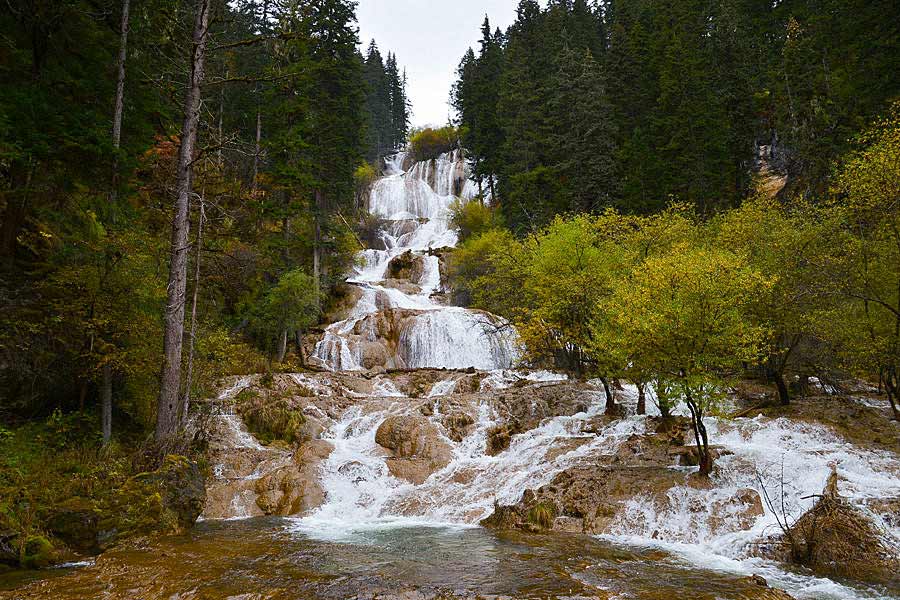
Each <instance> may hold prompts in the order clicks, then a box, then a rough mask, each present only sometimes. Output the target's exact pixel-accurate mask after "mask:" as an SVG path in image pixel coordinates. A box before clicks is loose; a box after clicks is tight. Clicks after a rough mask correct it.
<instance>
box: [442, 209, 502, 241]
mask: <svg viewBox="0 0 900 600" xmlns="http://www.w3.org/2000/svg"><path fill="white" fill-rule="evenodd" d="M450 225H451V226H452V227H455V228H456V229H458V230H459V240H460V242H465V241H466V240H468V239H470V238H473V237H475V236H478V235H481V234H482V233H485V232H487V231H490V230H492V229H501V228H502V227H503V217H502V216H501V215H500V213H499V212H498V211H495V210H493V209H492V208H490V207H489V206H485V205H484V204H482V203H481V202H477V201H472V202H463V201H461V200H454V201H453V203H452V204H451V205H450Z"/></svg>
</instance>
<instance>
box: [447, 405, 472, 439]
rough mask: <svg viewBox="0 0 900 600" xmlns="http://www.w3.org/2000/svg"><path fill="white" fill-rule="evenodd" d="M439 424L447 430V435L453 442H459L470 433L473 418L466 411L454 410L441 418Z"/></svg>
mask: <svg viewBox="0 0 900 600" xmlns="http://www.w3.org/2000/svg"><path fill="white" fill-rule="evenodd" d="M441 424H442V425H443V426H444V429H446V430H447V437H449V438H450V439H451V440H453V441H454V442H461V441H463V439H465V438H466V437H468V435H469V434H470V433H472V430H473V429H474V425H475V419H474V418H473V417H472V415H470V414H468V413H464V412H454V413H450V414H449V415H446V416H445V417H444V418H443V419H441Z"/></svg>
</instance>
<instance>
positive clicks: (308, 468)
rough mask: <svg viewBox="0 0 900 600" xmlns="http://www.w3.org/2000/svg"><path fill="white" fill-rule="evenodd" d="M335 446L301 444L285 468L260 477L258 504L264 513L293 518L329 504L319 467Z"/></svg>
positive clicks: (316, 442) (314, 442) (315, 442)
mask: <svg viewBox="0 0 900 600" xmlns="http://www.w3.org/2000/svg"><path fill="white" fill-rule="evenodd" d="M333 450H334V446H333V445H332V444H331V443H329V442H326V441H324V440H313V441H311V442H307V443H305V444H303V445H301V446H300V447H299V448H298V449H297V450H296V451H295V452H294V455H293V457H292V460H291V461H290V462H289V463H288V464H287V465H285V466H283V467H281V468H279V469H276V470H275V471H273V472H271V473H268V474H267V475H265V476H263V477H260V478H259V479H258V480H257V481H256V484H255V486H254V491H255V492H256V493H257V494H258V496H257V498H256V505H257V506H258V507H259V508H260V510H261V511H262V512H263V514H266V515H278V516H291V515H301V514H306V513H308V512H310V511H312V510H315V509H317V508H319V507H320V506H321V505H322V503H323V502H324V501H325V491H324V489H323V488H322V484H321V482H320V481H319V465H320V464H321V463H322V461H323V460H325V459H326V458H328V456H329V455H330V454H331V452H332V451H333Z"/></svg>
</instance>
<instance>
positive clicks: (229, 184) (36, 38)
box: [0, 0, 410, 439]
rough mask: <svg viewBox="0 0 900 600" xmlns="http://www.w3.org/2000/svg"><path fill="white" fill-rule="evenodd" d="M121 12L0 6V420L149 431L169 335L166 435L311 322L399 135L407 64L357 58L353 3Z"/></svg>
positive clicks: (111, 5) (271, 2) (175, 5)
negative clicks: (214, 388)
mask: <svg viewBox="0 0 900 600" xmlns="http://www.w3.org/2000/svg"><path fill="white" fill-rule="evenodd" d="M131 4H132V3H130V2H127V1H126V2H93V1H80V0H79V1H74V0H67V1H64V2H58V1H56V0H53V1H39V2H30V1H28V2H20V3H13V4H12V5H11V6H12V10H11V11H9V12H7V11H4V15H3V16H2V31H3V32H4V38H3V49H2V65H3V68H2V88H3V94H2V98H0V103H2V104H0V119H2V120H0V132H2V137H0V140H2V141H0V165H2V171H0V173H2V190H3V194H2V198H3V200H2V202H3V205H2V214H3V217H2V221H3V225H2V230H3V233H2V239H3V247H2V260H3V277H2V305H3V310H2V312H3V315H4V316H3V319H2V326H0V340H2V348H3V353H2V356H3V359H2V362H3V365H2V367H3V368H2V377H3V385H2V387H3V392H2V399H0V410H2V413H3V416H4V420H6V419H11V420H13V421H15V420H17V419H26V420H27V419H31V418H36V417H44V416H46V415H48V414H50V413H51V412H53V410H55V409H59V410H61V411H63V412H66V413H67V412H69V411H71V410H72V409H80V410H82V411H84V410H85V409H90V410H93V407H94V406H98V407H99V406H100V405H101V404H103V405H104V406H105V407H106V408H105V409H104V410H106V411H107V412H108V411H109V410H110V405H114V406H115V408H114V411H115V413H116V416H117V418H118V417H119V416H120V415H121V417H122V418H123V422H124V423H129V424H131V425H132V426H134V427H136V428H139V429H140V428H149V429H151V430H152V429H153V427H154V426H155V425H156V424H157V415H156V405H157V392H158V391H159V386H160V366H161V365H162V364H163V356H162V354H161V350H162V348H163V346H162V340H163V337H164V336H165V339H166V346H165V355H166V356H165V364H166V367H165V369H164V371H165V373H164V375H163V376H162V377H163V381H164V382H165V383H164V385H163V388H164V389H163V392H162V393H163V394H166V395H167V401H166V405H167V406H169V405H172V404H173V400H172V399H173V398H175V397H176V396H177V397H178V398H180V399H181V400H183V402H184V407H181V406H180V405H179V406H177V407H176V409H175V414H170V415H167V416H166V417H165V418H166V419H167V420H166V421H163V420H160V421H159V422H158V423H159V427H160V430H161V431H162V432H163V434H164V437H165V436H166V435H171V434H172V433H173V432H174V431H175V430H176V429H177V428H178V424H179V419H184V418H186V413H185V411H186V406H187V403H188V402H189V401H190V398H191V396H192V394H201V395H202V394H204V393H207V392H208V388H207V387H205V386H208V384H209V382H210V381H212V380H214V379H215V378H216V377H217V376H219V375H220V374H222V373H230V372H233V371H234V370H235V369H245V368H247V367H248V366H250V367H251V368H256V367H259V366H260V365H265V361H266V358H265V357H266V356H267V355H268V354H272V353H275V354H278V352H279V345H281V346H282V348H281V349H280V354H281V355H282V356H283V354H284V351H285V350H284V348H283V346H284V344H286V343H287V341H288V340H287V339H286V335H287V333H286V332H287V331H291V332H294V331H302V330H304V329H305V328H307V327H309V326H311V325H314V324H316V323H318V319H319V317H320V314H321V310H320V309H321V307H322V304H323V303H324V302H325V299H326V297H327V295H328V292H329V291H330V290H331V288H332V286H333V285H334V284H335V283H336V282H337V281H340V280H341V279H342V275H343V271H344V270H345V269H346V268H347V266H348V265H349V264H351V263H352V261H353V255H354V253H355V252H356V251H357V250H358V249H359V247H358V244H357V241H356V231H355V229H354V228H355V227H356V224H357V215H358V213H359V211H360V209H361V208H362V207H360V206H359V195H358V193H357V185H365V178H366V177H367V176H369V175H370V174H372V173H373V170H372V169H371V167H366V165H368V164H369V163H370V162H371V163H374V162H375V161H376V159H377V158H378V157H379V156H383V155H384V154H386V153H388V152H391V151H394V150H396V149H398V148H399V147H400V146H402V145H403V144H405V142H406V137H407V132H408V128H409V114H410V113H409V111H410V108H409V104H408V101H407V99H406V95H405V94H406V92H405V81H404V74H403V73H402V68H401V67H399V66H398V63H397V58H396V57H395V56H394V55H393V53H388V55H387V59H384V58H383V57H382V54H381V52H380V51H379V48H378V46H377V45H376V43H375V42H374V41H372V43H371V44H370V45H369V46H368V48H367V50H366V51H365V55H363V54H361V53H360V51H359V49H358V48H357V45H358V42H359V40H358V38H357V29H356V27H355V13H354V5H353V3H351V2H344V1H340V0H336V1H323V2H297V1H279V0H265V1H262V0H261V1H259V2H256V1H247V2H237V3H226V2H215V1H214V0H209V1H204V2H201V3H192V2H178V1H161V2H144V1H141V2H134V3H133V6H132V5H131ZM194 4H197V5H196V6H194ZM192 48H193V49H194V50H193V52H192V50H191V49H192ZM371 176H374V175H371ZM360 182H362V183H360ZM172 194H177V195H178V202H177V204H176V205H175V212H174V213H173V205H172V202H171V196H172ZM173 224H174V226H175V229H174V230H173V229H172V228H173ZM170 265H171V266H170ZM163 307H166V310H165V311H163V310H162V309H163ZM164 313H165V314H164ZM182 363H184V364H182ZM259 368H262V367H259ZM179 374H180V375H179ZM175 404H178V403H175ZM160 419H162V417H160ZM107 425H108V423H107ZM104 436H105V439H108V438H109V431H105V433H104Z"/></svg>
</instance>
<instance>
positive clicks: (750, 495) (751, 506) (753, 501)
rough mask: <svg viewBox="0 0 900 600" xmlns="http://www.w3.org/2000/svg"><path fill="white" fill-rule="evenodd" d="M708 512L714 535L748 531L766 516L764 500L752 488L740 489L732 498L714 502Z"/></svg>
mask: <svg viewBox="0 0 900 600" xmlns="http://www.w3.org/2000/svg"><path fill="white" fill-rule="evenodd" d="M704 510H705V507H704ZM708 512H709V514H710V515H711V517H710V521H709V530H710V532H711V533H713V534H714V535H718V534H720V533H726V532H728V531H734V530H735V529H738V530H741V531H746V530H748V529H750V528H751V527H753V524H754V523H755V522H756V520H757V519H758V518H759V517H761V516H762V515H763V514H765V511H764V510H763V503H762V498H761V497H760V495H759V493H758V492H757V491H756V490H752V489H750V488H744V489H740V490H738V491H737V493H735V495H734V496H732V497H730V498H727V499H724V500H715V501H713V502H712V504H711V505H710V507H709V510H708Z"/></svg>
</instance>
